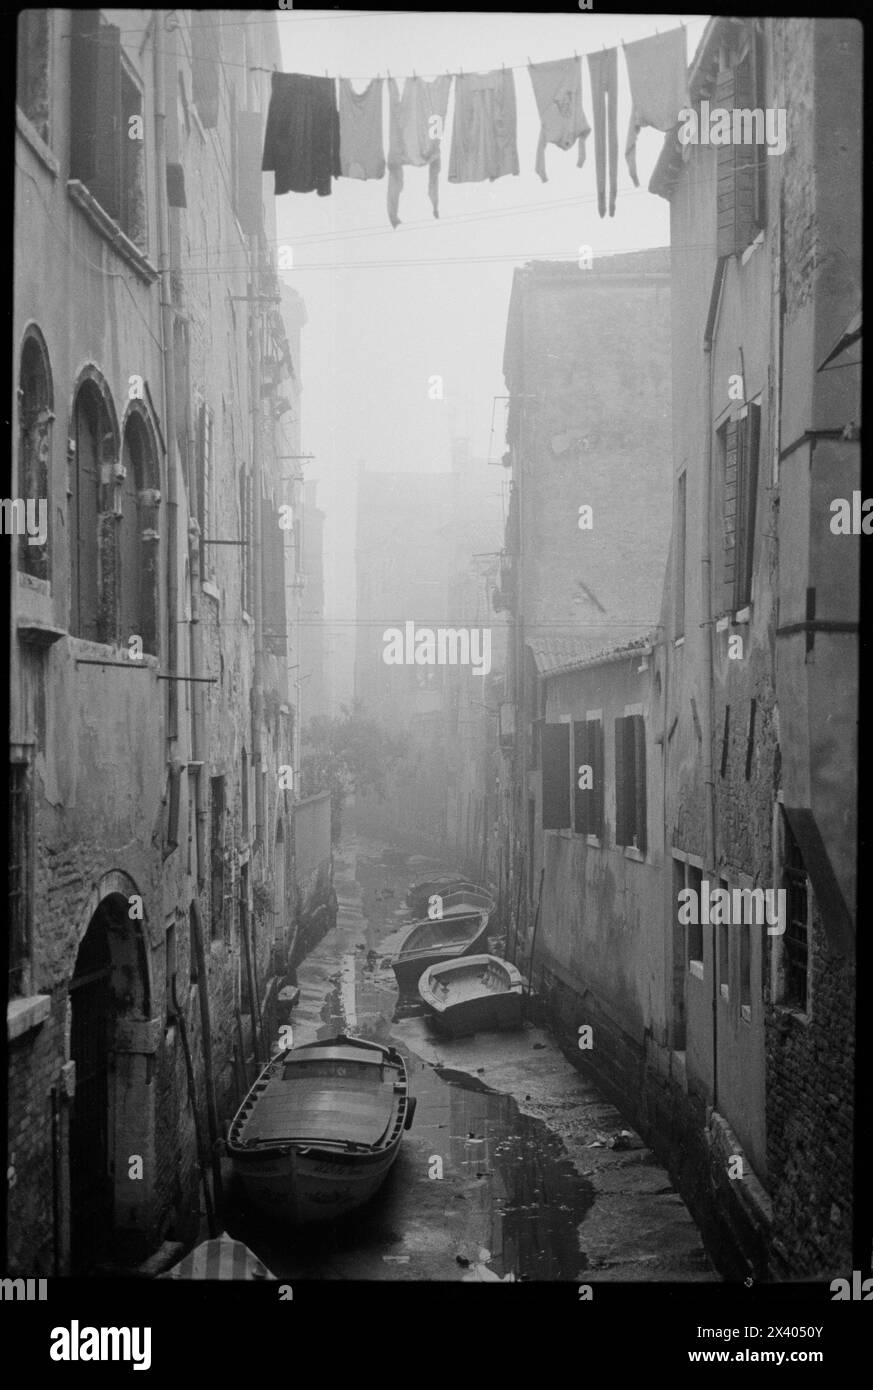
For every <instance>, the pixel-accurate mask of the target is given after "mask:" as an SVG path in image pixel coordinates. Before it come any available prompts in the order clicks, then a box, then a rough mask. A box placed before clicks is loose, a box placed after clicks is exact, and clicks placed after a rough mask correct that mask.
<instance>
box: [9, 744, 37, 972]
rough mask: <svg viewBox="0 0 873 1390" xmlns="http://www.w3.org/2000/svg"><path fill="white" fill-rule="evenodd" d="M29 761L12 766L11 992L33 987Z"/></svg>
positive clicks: (10, 872) (10, 833) (10, 799)
mask: <svg viewBox="0 0 873 1390" xmlns="http://www.w3.org/2000/svg"><path fill="white" fill-rule="evenodd" d="M29 774H30V769H29V767H28V764H27V763H21V762H16V763H10V765H9V995H10V998H16V997H17V996H20V995H24V994H27V993H29V990H30V929H31V917H30V903H31V882H30V879H31V805H32V800H31V795H30V775H29Z"/></svg>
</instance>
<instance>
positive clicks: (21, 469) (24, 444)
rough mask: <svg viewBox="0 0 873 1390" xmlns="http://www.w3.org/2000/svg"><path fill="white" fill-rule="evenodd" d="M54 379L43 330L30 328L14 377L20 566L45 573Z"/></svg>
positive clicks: (47, 573) (37, 573) (36, 575)
mask: <svg viewBox="0 0 873 1390" xmlns="http://www.w3.org/2000/svg"><path fill="white" fill-rule="evenodd" d="M52 405H53V398H52V380H51V371H50V369H49V361H48V353H47V352H46V347H45V343H44V342H43V340H42V335H41V334H40V333H39V332H38V330H37V329H31V330H30V331H29V333H28V335H27V337H26V338H25V341H24V347H23V348H22V350H21V370H20V374H19V378H18V426H19V434H18V496H19V498H20V499H21V503H22V507H23V511H22V515H21V520H20V522H19V523H18V527H19V530H20V537H19V541H18V568H19V569H20V570H23V571H24V573H25V574H29V575H32V577H33V578H34V579H48V578H49V577H50V567H49V540H48V525H49V513H50V510H51V509H50V506H49V503H50V500H51V499H50V496H49V494H50V489H51V448H52V421H53V420H54V418H55V417H54V415H53V414H52Z"/></svg>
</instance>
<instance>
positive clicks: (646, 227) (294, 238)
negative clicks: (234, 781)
mask: <svg viewBox="0 0 873 1390" xmlns="http://www.w3.org/2000/svg"><path fill="white" fill-rule="evenodd" d="M682 18H683V19H684V22H685V24H686V28H687V42H688V56H689V59H690V58H691V57H692V56H693V54H694V51H695V49H696V47H697V44H698V42H699V39H700V36H701V34H702V32H703V28H704V25H705V22H706V20H705V18H703V17H691V16H683V17H682ZM679 22H680V17H679V16H676V15H672V16H671V15H597V14H593V13H588V12H585V11H581V12H580V13H579V14H578V15H546V14H529V15H514V14H502V15H498V14H451V13H420V14H419V13H411V14H402V15H401V14H390V15H374V16H372V17H370V16H369V15H368V16H364V15H361V14H358V15H354V14H349V13H348V12H347V13H346V14H345V16H344V15H343V12H339V13H336V12H325V11H322V12H319V11H307V12H305V13H301V14H300V15H295V14H294V13H293V11H279V14H278V24H279V32H280V39H281V45H282V60H283V68H284V70H285V71H286V72H308V73H315V74H324V73H325V72H327V74H328V75H330V76H332V77H338V76H342V77H350V78H352V80H353V82H354V85H355V89H356V90H358V91H360V90H362V89H363V87H364V86H365V85H366V83H367V82H369V80H370V79H371V78H372V77H374V76H376V75H377V74H381V75H382V77H383V78H384V77H387V75H388V72H389V71H390V73H391V74H392V75H393V76H394V77H395V78H397V79H400V78H401V77H404V76H406V75H408V74H411V73H412V72H413V71H414V72H416V73H417V74H418V75H419V76H420V77H431V76H433V75H434V74H435V73H437V72H445V71H449V72H452V73H454V72H458V71H459V70H463V71H464V72H473V71H480V72H484V71H488V70H490V69H492V68H495V67H500V66H501V65H502V64H506V65H507V66H510V65H511V66H513V67H514V68H515V69H516V71H515V73H514V77H515V90H516V102H517V111H518V156H519V169H520V172H519V174H518V176H517V177H516V176H512V175H510V176H507V177H504V178H501V179H498V180H496V181H495V182H494V183H488V182H487V181H486V182H482V183H471V184H450V183H449V182H448V177H447V176H448V165H449V150H450V147H451V132H452V114H453V109H454V89H453V90H452V92H451V94H450V97H449V108H448V120H447V126H446V132H445V137H444V139H443V145H442V169H441V171H440V186H439V198H440V201H439V207H440V217H439V220H436V219H434V218H433V216H432V212H431V206H430V201H429V199H428V197H427V169H426V168H422V169H415V168H404V188H403V191H402V193H401V195H400V214H399V215H400V221H401V225H400V226H399V227H397V228H396V229H393V228H392V227H391V225H390V223H389V221H388V214H387V208H386V196H387V186H388V180H387V174H386V176H385V178H383V179H381V180H368V181H366V182H364V181H361V180H358V179H337V180H335V181H334V183H333V191H332V194H331V196H330V197H328V198H319V197H318V196H317V195H316V194H315V193H309V194H295V193H289V194H285V195H283V196H282V197H280V198H278V199H277V200H276V215H277V234H278V239H279V243H280V245H287V246H290V247H291V248H292V250H293V258H294V269H293V270H292V271H283V272H280V274H282V276H283V278H284V279H285V280H286V281H287V283H289V284H291V285H293V286H294V287H295V288H296V289H297V290H298V291H299V292H300V293H301V294H302V295H303V298H304V299H305V301H306V308H307V313H308V323H307V325H306V327H305V328H304V330H303V345H302V364H301V365H302V376H303V387H304V390H303V402H302V421H303V436H302V437H303V451H304V452H307V453H313V454H315V455H316V458H315V460H314V461H313V462H311V463H307V465H306V476H307V478H308V479H309V478H311V479H317V480H318V500H319V505H320V506H321V507H322V508H323V509H324V510H325V512H326V514H327V521H326V528H325V595H326V611H327V613H328V614H330V615H332V616H333V617H334V618H339V619H341V620H343V625H342V626H341V627H339V628H337V629H336V630H337V631H338V632H340V633H342V632H345V633H346V634H347V635H348V644H347V646H346V643H345V642H341V645H342V646H343V647H346V649H347V650H348V651H349V655H351V649H353V646H354V642H353V628H352V626H351V625H349V626H347V627H346V626H345V620H349V619H351V618H353V616H354V544H355V542H354V525H355V516H354V500H355V491H354V483H355V475H356V473H357V467H358V461H359V460H363V461H364V462H365V465H366V467H367V468H368V469H372V470H374V471H390V472H395V471H404V470H407V469H409V470H415V471H444V470H447V469H449V467H450V453H449V445H450V440H451V438H452V437H453V436H454V435H468V436H469V437H470V439H471V444H472V455H473V456H474V457H480V458H484V457H488V456H489V450H490V457H492V458H495V459H497V458H499V457H500V455H501V453H502V452H503V447H504V445H503V434H502V415H501V407H500V403H498V408H497V412H496V421H497V425H496V428H495V432H494V438H493V440H490V430H491V419H492V407H493V398H494V397H495V396H501V395H504V394H505V390H506V388H505V385H504V382H503V378H502V374H501V364H502V357H503V338H504V332H505V327H506V315H507V309H508V305H509V293H510V287H511V283H512V274H513V270H514V268H515V267H516V266H518V265H522V264H524V262H525V261H527V260H532V259H537V258H551V257H555V258H558V259H566V260H574V261H575V260H577V258H578V255H579V247H580V246H581V245H583V244H588V245H590V246H591V247H592V249H593V251H594V255H595V257H596V256H597V254H598V253H603V252H605V253H612V252H622V251H632V250H637V249H641V248H643V247H650V246H665V245H668V244H669V216H668V213H669V208H668V204H667V203H666V202H665V201H664V199H662V198H658V197H655V196H654V195H653V194H650V193H649V192H648V190H647V184H648V181H649V177H650V175H651V172H652V169H653V167H654V164H655V161H656V160H657V158H658V155H659V154H660V151H661V148H662V145H663V138H664V137H663V135H662V134H661V133H660V132H658V131H654V130H651V129H646V130H644V131H643V132H642V133H641V134H640V136H639V139H638V142H637V169H638V174H639V179H640V187H639V188H634V187H633V184H632V183H631V180H630V175H629V174H628V171H627V166H626V164H625V160H624V144H625V137H626V134H627V126H628V120H629V117H630V101H629V95H628V90H627V73H626V69H625V63H624V57H623V55H622V54H621V53H619V57H618V81H619V102H618V144H619V160H618V185H617V187H618V194H617V200H616V210H615V216H614V217H612V218H610V217H609V216H607V217H605V218H603V219H601V218H600V217H599V216H598V213H597V197H596V194H597V189H596V179H595V162H594V134H593V112H592V109H591V100H590V91H591V89H590V83H589V79H588V67H587V63H584V62H583V78H582V83H583V88H582V90H583V106H584V110H585V114H586V116H587V118H588V122H589V125H591V126H592V133H591V134H590V135H589V137H588V139H587V142H586V159H585V164H584V166H583V167H582V168H581V169H579V168H577V166H576V158H577V149H576V146H575V145H574V146H573V148H572V149H571V150H568V151H562V150H559V149H558V148H557V147H556V146H555V145H549V146H547V147H546V173H547V175H548V182H547V183H542V182H541V180H540V178H539V176H538V175H537V174H536V172H535V171H534V158H535V153H536V144H537V138H538V134H539V116H538V114H537V109H536V104H535V101H534V97H533V91H532V88H531V83H530V76H529V74H528V73H527V71H526V70H525V68H526V64H527V62H528V60H529V59H530V60H532V61H533V62H543V61H545V60H548V59H554V58H564V57H567V56H569V55H571V54H572V53H573V52H574V51H576V52H578V53H579V54H580V55H582V54H585V53H587V52H589V51H591V50H592V49H595V48H599V47H601V46H603V45H605V46H606V47H610V46H612V45H615V44H618V43H619V42H620V41H621V40H625V41H630V40H632V39H637V38H642V37H644V36H645V35H648V34H654V32H655V29H656V28H657V29H659V30H661V31H662V32H663V31H664V30H665V29H670V28H673V27H675V26H676V25H677V24H678V23H679ZM519 64H520V65H522V66H521V67H520V68H519V67H518V65H519ZM398 86H399V87H400V90H401V91H402V86H401V84H400V82H399V80H398ZM387 107H388V97H387V84H386V87H385V89H384V139H385V153H386V155H387V151H388V112H387ZM666 350H667V345H666V344H665V351H666ZM434 375H440V376H442V377H443V381H444V393H445V399H444V400H443V401H434V400H430V399H428V378H430V377H432V376H434ZM503 476H504V475H503V471H502V470H501V469H500V468H495V469H494V477H495V489H497V488H498V487H499V485H500V483H501V481H502V480H503ZM410 616H411V617H412V616H414V615H410ZM346 679H347V676H346ZM347 694H348V690H347V689H345V690H344V689H340V691H339V695H340V697H341V698H345V697H346V696H347Z"/></svg>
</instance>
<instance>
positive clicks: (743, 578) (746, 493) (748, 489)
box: [736, 405, 761, 608]
mask: <svg viewBox="0 0 873 1390" xmlns="http://www.w3.org/2000/svg"><path fill="white" fill-rule="evenodd" d="M744 424H745V429H744V436H745V438H744V441H743V449H742V455H741V462H742V473H741V475H740V480H739V481H740V490H739V498H738V502H739V508H740V513H739V515H740V529H739V535H738V545H737V568H736V607H737V608H742V607H743V606H744V605H745V604H747V603H748V602H749V601H750V600H751V597H752V569H753V565H754V559H755V511H756V508H757V502H758V450H759V448H760V442H761V407H760V406H759V405H750V406H749V413H748V415H747V416H746V419H745V422H744Z"/></svg>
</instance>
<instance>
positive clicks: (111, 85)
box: [90, 24, 126, 220]
mask: <svg viewBox="0 0 873 1390" xmlns="http://www.w3.org/2000/svg"><path fill="white" fill-rule="evenodd" d="M96 48H97V77H96V81H97V96H96V122H97V125H96V139H95V145H94V149H95V161H94V162H95V170H94V178H93V182H92V183H91V185H90V189H91V192H92V193H93V194H94V197H95V198H96V199H97V201H98V203H99V204H100V206H101V207H102V208H103V209H104V210H105V211H106V212H108V213H109V216H110V217H114V218H116V220H117V219H118V218H119V217H120V216H121V140H122V138H126V132H123V131H122V129H121V125H122V121H121V31H120V30H119V29H118V28H117V27H116V26H115V25H114V24H102V25H101V26H100V30H99V32H98V34H97V44H96Z"/></svg>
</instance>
